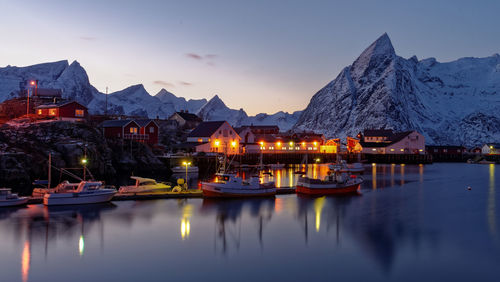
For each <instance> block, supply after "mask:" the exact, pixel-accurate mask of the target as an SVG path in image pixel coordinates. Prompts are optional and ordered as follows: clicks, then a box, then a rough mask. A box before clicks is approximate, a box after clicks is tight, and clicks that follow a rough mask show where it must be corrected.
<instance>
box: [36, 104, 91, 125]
mask: <svg viewBox="0 0 500 282" xmlns="http://www.w3.org/2000/svg"><path fill="white" fill-rule="evenodd" d="M35 110H36V115H37V116H39V117H53V118H55V119H58V120H67V121H84V120H86V119H87V118H88V116H89V113H88V110H87V107H85V106H84V105H82V104H80V103H78V102H76V101H69V102H62V103H57V104H46V105H41V106H38V107H36V108H35Z"/></svg>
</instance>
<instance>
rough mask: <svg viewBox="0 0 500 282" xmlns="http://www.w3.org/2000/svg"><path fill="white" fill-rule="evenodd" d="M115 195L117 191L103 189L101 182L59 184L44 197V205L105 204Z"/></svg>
mask: <svg viewBox="0 0 500 282" xmlns="http://www.w3.org/2000/svg"><path fill="white" fill-rule="evenodd" d="M58 187H59V188H60V189H58ZM115 194H116V190H115V189H107V188H103V184H102V182H100V181H81V182H80V183H69V182H67V181H65V182H63V183H61V184H59V185H58V186H57V187H56V188H55V191H53V192H49V193H46V194H45V195H44V196H43V204H44V205H46V206H53V205H80V204H95V203H104V202H109V201H110V200H111V199H112V198H113V196H114V195H115Z"/></svg>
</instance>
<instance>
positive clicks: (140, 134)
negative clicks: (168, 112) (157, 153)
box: [100, 120, 160, 145]
mask: <svg viewBox="0 0 500 282" xmlns="http://www.w3.org/2000/svg"><path fill="white" fill-rule="evenodd" d="M100 127H101V128H102V131H103V135H104V137H106V138H119V139H123V140H135V141H138V142H143V143H147V144H150V145H154V144H158V136H159V133H160V132H159V126H158V125H157V124H156V123H155V122H154V121H153V120H106V121H103V122H102V123H101V125H100Z"/></svg>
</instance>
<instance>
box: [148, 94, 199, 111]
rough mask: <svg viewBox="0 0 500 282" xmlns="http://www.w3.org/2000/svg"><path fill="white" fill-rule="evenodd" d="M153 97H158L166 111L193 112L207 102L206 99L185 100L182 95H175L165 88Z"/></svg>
mask: <svg viewBox="0 0 500 282" xmlns="http://www.w3.org/2000/svg"><path fill="white" fill-rule="evenodd" d="M155 97H157V98H158V99H160V101H161V102H162V103H163V107H167V108H168V111H171V112H178V111H181V110H187V111H188V112H190V113H195V112H197V111H198V110H199V109H200V108H201V107H203V105H205V104H206V103H207V99H189V100H188V101H186V99H185V98H184V97H177V96H175V95H174V94H172V93H170V92H168V91H167V90H165V89H161V90H160V92H158V93H157V94H156V95H155Z"/></svg>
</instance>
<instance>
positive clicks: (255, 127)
mask: <svg viewBox="0 0 500 282" xmlns="http://www.w3.org/2000/svg"><path fill="white" fill-rule="evenodd" d="M247 128H249V129H250V130H251V131H252V132H253V130H273V131H279V130H280V128H279V127H278V126H277V125H242V126H240V127H236V128H234V130H235V131H236V132H237V133H238V134H239V133H240V132H241V131H243V130H245V129H247Z"/></svg>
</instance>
